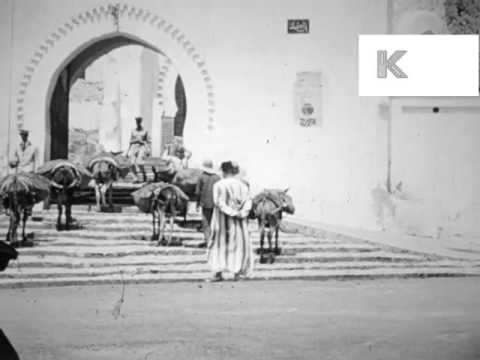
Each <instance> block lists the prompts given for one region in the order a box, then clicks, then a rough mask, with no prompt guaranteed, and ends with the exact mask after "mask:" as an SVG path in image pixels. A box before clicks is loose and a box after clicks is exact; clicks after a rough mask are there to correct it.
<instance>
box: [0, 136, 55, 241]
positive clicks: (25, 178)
mask: <svg viewBox="0 0 480 360" xmlns="http://www.w3.org/2000/svg"><path fill="white" fill-rule="evenodd" d="M19 134H20V138H21V142H20V144H19V145H18V147H17V148H16V149H15V151H14V153H13V159H12V160H11V161H10V162H9V166H10V169H11V172H13V174H10V175H7V176H6V177H4V178H2V180H1V184H0V187H1V191H0V192H1V194H2V196H1V197H2V205H3V207H4V208H5V210H6V213H7V215H8V216H9V217H10V226H9V230H8V234H7V241H9V242H10V243H11V244H12V245H13V246H33V241H31V240H29V239H28V237H27V236H26V233H25V224H26V221H27V219H28V218H29V217H30V216H31V215H32V210H33V205H34V204H35V203H36V202H39V201H41V200H43V199H44V198H45V197H46V196H47V195H48V181H47V180H46V179H44V178H42V177H40V176H37V175H35V174H34V171H35V170H36V169H35V165H36V164H35V161H36V149H35V148H34V146H33V145H32V143H31V142H30V141H29V140H28V136H29V132H28V131H27V130H25V129H21V130H20V132H19ZM20 221H23V231H22V240H21V241H17V227H18V224H19V223H20Z"/></svg>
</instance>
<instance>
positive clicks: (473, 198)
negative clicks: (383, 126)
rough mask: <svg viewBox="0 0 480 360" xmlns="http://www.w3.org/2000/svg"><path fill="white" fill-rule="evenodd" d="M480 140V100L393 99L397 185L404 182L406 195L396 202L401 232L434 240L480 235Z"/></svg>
mask: <svg viewBox="0 0 480 360" xmlns="http://www.w3.org/2000/svg"><path fill="white" fill-rule="evenodd" d="M434 107H438V108H439V112H438V113H434V112H433V111H432V109H433V108H434ZM479 138H480V99H478V98H464V99H461V98H445V99H440V98H437V99H435V98H417V99H415V98H412V99H395V100H394V102H393V112H392V181H393V183H394V184H396V183H398V182H400V181H401V182H402V185H403V192H404V194H405V199H402V200H397V201H396V204H397V213H396V216H395V225H396V226H397V227H399V228H400V229H402V230H403V231H408V232H409V233H412V234H417V235H423V236H433V237H449V236H459V235H464V236H470V237H471V236H474V235H475V234H477V235H478V233H479V232H478V219H479V217H480V199H479V197H478V192H479V188H480V162H479V161H478V154H479V153H480V142H479V141H478V140H479Z"/></svg>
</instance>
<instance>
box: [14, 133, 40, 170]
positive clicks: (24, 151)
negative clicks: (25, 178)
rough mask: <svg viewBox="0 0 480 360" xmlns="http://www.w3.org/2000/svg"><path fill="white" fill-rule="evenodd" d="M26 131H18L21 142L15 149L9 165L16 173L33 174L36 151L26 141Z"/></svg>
mask: <svg viewBox="0 0 480 360" xmlns="http://www.w3.org/2000/svg"><path fill="white" fill-rule="evenodd" d="M28 135H29V133H28V130H24V129H22V130H20V138H21V139H22V141H21V142H20V144H19V145H18V147H17V148H16V149H15V152H14V154H13V157H14V158H13V160H12V161H11V163H10V165H11V167H12V168H15V169H16V171H22V172H35V161H36V156H35V155H36V151H35V148H34V147H33V145H32V143H31V142H30V141H29V140H28Z"/></svg>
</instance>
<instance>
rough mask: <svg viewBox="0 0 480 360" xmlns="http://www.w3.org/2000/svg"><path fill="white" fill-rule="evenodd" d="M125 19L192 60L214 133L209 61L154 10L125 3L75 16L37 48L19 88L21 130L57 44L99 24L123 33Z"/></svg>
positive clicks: (213, 105) (209, 128)
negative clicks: (30, 94) (34, 84)
mask: <svg viewBox="0 0 480 360" xmlns="http://www.w3.org/2000/svg"><path fill="white" fill-rule="evenodd" d="M122 18H123V19H128V20H134V21H139V22H141V23H144V24H148V25H149V26H151V27H152V28H154V29H155V30H156V31H162V32H163V33H164V34H166V35H169V37H170V38H171V40H172V42H174V43H176V44H177V46H178V47H179V48H180V49H181V51H183V52H184V53H185V54H186V55H187V56H188V57H189V58H190V60H191V61H192V63H193V64H194V65H195V66H196V67H197V69H198V71H199V73H200V75H201V78H202V79H203V82H204V86H205V91H206V96H207V102H208V103H207V104H206V106H207V109H208V114H209V115H208V125H207V126H208V130H213V127H214V122H215V119H214V115H215V95H214V87H213V82H212V78H211V76H210V73H209V71H208V69H207V66H206V62H205V60H203V59H202V57H201V56H200V54H199V52H198V50H197V49H196V47H195V46H194V45H193V43H192V41H191V40H189V38H188V37H187V35H186V34H184V33H183V32H182V31H181V30H180V29H179V28H177V27H176V26H175V25H173V24H172V23H170V22H168V21H167V20H166V19H164V18H162V17H160V16H159V15H157V14H155V13H152V12H151V11H150V10H146V9H144V8H139V7H136V6H134V5H131V4H124V3H115V4H108V5H100V6H98V7H95V8H93V9H90V10H86V11H83V12H81V13H79V14H77V15H75V16H72V17H70V19H68V20H67V21H65V22H64V23H63V24H62V25H60V26H58V27H57V29H56V30H54V31H52V32H51V33H50V35H48V36H47V38H46V39H45V40H44V41H43V42H42V43H41V44H40V45H38V46H37V49H36V50H35V51H34V52H33V54H32V56H31V57H30V58H29V60H28V62H27V64H26V66H25V69H24V71H23V75H22V77H21V79H20V83H19V86H18V91H17V97H16V122H17V127H18V128H22V127H23V125H24V120H25V111H24V110H25V108H24V104H25V98H26V94H27V91H28V87H29V84H30V82H31V80H32V78H33V76H34V73H35V70H36V68H37V67H38V65H39V64H40V62H41V61H42V59H43V57H44V56H45V55H46V54H48V53H49V52H50V51H52V50H53V49H54V48H55V44H56V43H57V42H58V41H60V40H61V39H63V38H66V37H67V36H68V35H69V34H70V33H72V32H74V31H76V30H77V29H78V28H81V27H83V26H88V25H89V24H92V23H96V22H104V21H113V24H114V26H115V27H116V29H117V31H120V22H121V19H122Z"/></svg>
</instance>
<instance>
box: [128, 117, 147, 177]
mask: <svg viewBox="0 0 480 360" xmlns="http://www.w3.org/2000/svg"><path fill="white" fill-rule="evenodd" d="M135 121H136V123H137V126H136V128H135V129H133V130H132V132H131V133H130V146H129V148H128V151H127V156H128V157H129V159H130V161H131V163H132V173H133V174H134V176H135V182H139V180H138V172H139V171H141V173H142V176H143V181H147V175H146V174H145V166H144V162H145V158H146V157H147V156H149V152H150V150H149V147H150V143H151V141H150V136H149V134H148V132H147V130H145V129H144V128H143V125H142V121H143V119H142V118H141V117H136V118H135Z"/></svg>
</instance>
